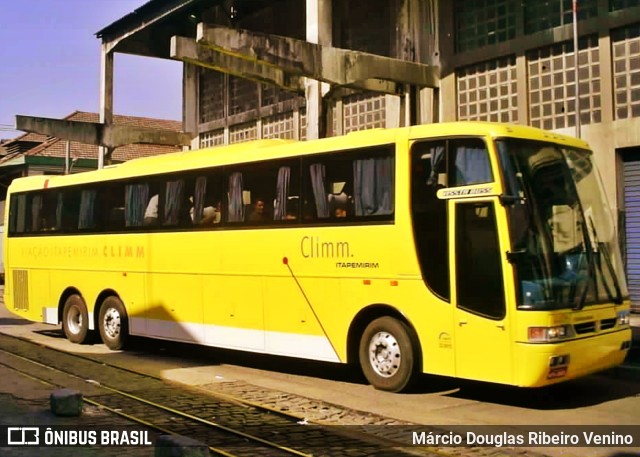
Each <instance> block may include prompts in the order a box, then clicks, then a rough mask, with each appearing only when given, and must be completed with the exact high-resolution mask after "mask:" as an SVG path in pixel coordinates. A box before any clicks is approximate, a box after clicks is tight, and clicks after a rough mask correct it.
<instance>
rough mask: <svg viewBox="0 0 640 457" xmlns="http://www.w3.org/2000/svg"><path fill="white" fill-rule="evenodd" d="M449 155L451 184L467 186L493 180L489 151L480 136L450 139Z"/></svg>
mask: <svg viewBox="0 0 640 457" xmlns="http://www.w3.org/2000/svg"><path fill="white" fill-rule="evenodd" d="M449 156H450V157H449V166H450V168H451V169H450V170H449V174H450V176H449V182H450V185H451V186H469V185H472V184H482V183H487V182H491V181H493V175H492V173H491V164H490V162H489V152H488V151H487V146H486V145H485V143H484V141H482V140H481V139H480V138H460V139H453V140H450V141H449Z"/></svg>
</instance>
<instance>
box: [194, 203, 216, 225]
mask: <svg viewBox="0 0 640 457" xmlns="http://www.w3.org/2000/svg"><path fill="white" fill-rule="evenodd" d="M204 204H205V207H204V208H203V209H202V216H201V217H200V221H199V222H198V224H199V225H212V224H219V223H220V221H221V220H222V203H220V202H218V203H217V204H215V205H214V204H213V203H212V202H211V201H210V200H208V199H206V200H205V203H204ZM189 215H190V216H191V222H193V223H195V220H196V219H195V208H194V207H193V206H192V207H191V209H190V210H189Z"/></svg>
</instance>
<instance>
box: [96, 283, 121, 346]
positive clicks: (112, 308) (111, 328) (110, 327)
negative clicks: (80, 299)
mask: <svg viewBox="0 0 640 457" xmlns="http://www.w3.org/2000/svg"><path fill="white" fill-rule="evenodd" d="M98 326H99V328H100V338H101V339H102V342H103V343H104V344H105V345H106V346H107V347H108V348H109V349H112V350H114V351H117V350H119V349H122V348H124V346H125V343H126V341H127V337H128V336H129V321H128V317H127V311H126V310H125V309H124V305H123V304H122V302H121V301H120V299H119V298H118V297H114V296H111V297H107V299H105V301H103V302H102V306H101V307H100V316H99V318H98Z"/></svg>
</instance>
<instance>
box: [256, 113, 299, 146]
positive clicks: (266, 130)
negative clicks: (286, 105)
mask: <svg viewBox="0 0 640 457" xmlns="http://www.w3.org/2000/svg"><path fill="white" fill-rule="evenodd" d="M262 138H287V139H295V130H294V128H293V113H291V112H289V113H283V114H277V115H275V116H271V117H267V118H264V119H263V120H262Z"/></svg>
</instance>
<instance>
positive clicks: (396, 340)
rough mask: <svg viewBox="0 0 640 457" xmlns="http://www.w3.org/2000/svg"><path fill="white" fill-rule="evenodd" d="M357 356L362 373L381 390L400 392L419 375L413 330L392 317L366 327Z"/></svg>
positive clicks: (383, 318)
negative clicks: (412, 335) (412, 336)
mask: <svg viewBox="0 0 640 457" xmlns="http://www.w3.org/2000/svg"><path fill="white" fill-rule="evenodd" d="M358 353H359V358H360V366H361V368H362V372H363V373H364V375H365V377H366V378H367V380H368V381H369V383H370V384H371V385H372V386H373V387H375V388H376V389H378V390H386V391H389V392H400V391H402V390H405V389H407V388H408V387H410V385H411V383H412V382H413V381H414V379H415V377H416V375H417V370H416V362H417V360H418V357H417V355H418V353H417V349H416V346H415V345H414V343H413V339H412V338H411V330H410V329H409V327H408V326H407V325H406V324H405V323H404V322H401V321H399V320H397V319H394V318H392V317H389V316H384V317H380V318H378V319H376V320H374V321H372V322H371V323H370V324H369V325H368V326H367V328H366V329H365V330H364V332H363V333H362V338H361V339H360V349H359V351H358Z"/></svg>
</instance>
